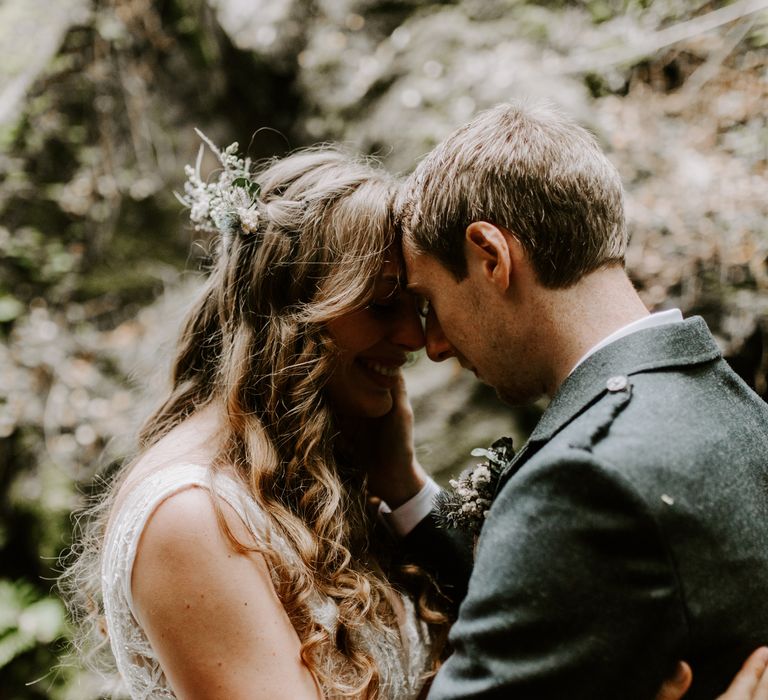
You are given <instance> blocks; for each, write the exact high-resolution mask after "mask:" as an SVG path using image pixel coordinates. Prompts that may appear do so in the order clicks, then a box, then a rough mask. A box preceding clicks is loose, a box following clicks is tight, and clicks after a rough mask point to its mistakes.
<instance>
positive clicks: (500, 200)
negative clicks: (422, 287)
mask: <svg viewBox="0 0 768 700" xmlns="http://www.w3.org/2000/svg"><path fill="white" fill-rule="evenodd" d="M623 202H624V196H623V190H622V186H621V180H620V177H619V174H618V172H617V171H616V168H615V167H614V166H613V165H612V164H611V162H610V161H609V160H608V158H607V157H606V156H605V154H604V153H603V152H602V150H601V149H600V147H599V146H598V144H597V141H596V139H595V138H594V136H593V135H592V134H590V133H589V132H588V131H587V130H586V129H584V128H582V127H581V126H579V125H578V124H577V123H576V122H575V121H573V120H572V119H570V118H569V117H567V116H565V115H563V114H562V113H561V112H559V111H558V110H557V109H555V108H554V107H553V106H552V105H550V104H548V103H540V102H539V103H529V102H525V101H520V102H516V103H513V104H501V105H498V106H496V107H494V108H492V109H489V110H487V111H485V112H481V113H480V114H478V115H477V116H476V117H475V118H474V119H473V120H472V121H470V122H469V123H468V124H466V125H465V126H463V127H461V128H460V129H458V130H456V131H455V132H454V133H453V134H451V135H450V136H448V137H447V138H446V139H445V140H444V141H443V142H442V143H440V144H439V145H438V146H437V147H436V148H435V149H434V150H433V151H432V152H431V153H429V154H428V155H427V156H426V157H425V158H424V160H422V161H421V163H420V164H419V165H418V167H417V168H416V170H415V171H414V173H413V174H412V175H411V176H410V177H409V178H408V179H407V180H406V182H405V183H404V186H403V189H402V191H401V194H400V196H399V200H398V204H397V207H396V208H397V216H398V219H399V222H400V225H401V228H402V233H403V236H404V238H405V240H407V241H408V242H409V243H410V244H411V245H413V247H414V249H415V250H416V251H418V252H422V253H427V254H429V255H432V256H433V257H435V258H436V259H437V260H438V261H439V262H441V263H442V264H443V266H444V267H446V268H447V269H448V270H450V271H451V272H452V273H453V274H454V276H455V277H456V278H457V279H462V278H463V277H464V276H466V273H467V262H466V258H465V254H464V231H465V230H466V227H467V226H468V225H469V224H470V223H472V222H473V221H488V222H490V223H492V224H494V225H496V226H500V227H503V228H505V229H507V230H508V231H510V233H512V234H513V235H514V236H515V237H516V238H517V239H518V240H519V241H520V243H521V244H522V245H523V247H524V249H525V251H526V252H527V254H528V256H529V258H530V260H531V262H532V264H533V267H534V269H535V270H536V273H537V276H538V279H539V282H540V283H541V284H543V285H544V286H547V287H567V286H569V285H571V284H573V283H574V282H576V281H577V280H578V279H579V278H580V277H581V276H582V275H584V274H586V273H588V272H592V271H593V270H596V269H598V268H600V267H603V266H605V265H609V264H623V263H624V253H625V250H626V245H627V230H626V224H625V220H624V203H623Z"/></svg>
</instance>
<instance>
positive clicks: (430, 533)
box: [401, 513, 474, 617]
mask: <svg viewBox="0 0 768 700" xmlns="http://www.w3.org/2000/svg"><path fill="white" fill-rule="evenodd" d="M473 544H474V543H473V540H472V537H471V536H470V535H469V534H468V533H466V532H464V531H463V530H453V529H446V528H442V527H439V526H438V525H437V522H436V521H435V518H434V516H433V514H432V513H431V514H430V515H428V516H427V517H426V518H424V519H423V520H422V521H421V522H420V523H419V524H418V525H417V526H416V527H415V528H414V529H413V530H411V532H409V533H408V535H406V536H405V537H404V538H403V540H402V543H401V546H402V558H403V560H404V561H405V562H408V563H413V564H418V565H419V566H420V567H421V568H422V569H424V570H425V571H426V572H427V573H429V574H430V575H431V576H432V577H433V578H434V579H435V581H436V582H437V584H438V587H439V588H440V591H441V592H442V594H443V595H445V596H446V598H448V600H449V601H450V602H451V609H452V610H453V617H455V614H456V611H457V610H458V607H459V604H460V603H461V601H462V600H463V599H464V596H465V595H466V593H467V584H468V583H469V577H470V574H471V573H472V548H473Z"/></svg>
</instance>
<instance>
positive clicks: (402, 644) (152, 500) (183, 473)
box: [102, 464, 431, 700]
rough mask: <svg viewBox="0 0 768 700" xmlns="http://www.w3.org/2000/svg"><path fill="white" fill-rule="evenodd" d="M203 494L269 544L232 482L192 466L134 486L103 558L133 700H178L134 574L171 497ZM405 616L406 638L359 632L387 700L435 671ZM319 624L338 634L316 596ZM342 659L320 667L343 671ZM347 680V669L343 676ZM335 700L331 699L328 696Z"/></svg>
mask: <svg viewBox="0 0 768 700" xmlns="http://www.w3.org/2000/svg"><path fill="white" fill-rule="evenodd" d="M191 486H199V487H202V488H206V489H212V488H213V489H215V491H216V493H217V494H218V495H219V496H221V497H222V498H223V499H224V500H225V501H226V502H227V503H228V504H229V505H230V506H231V507H232V508H233V509H234V510H235V512H236V513H237V514H238V516H239V517H240V518H242V520H243V522H244V523H245V524H246V525H247V527H248V529H249V530H250V531H251V532H252V533H253V535H254V536H255V537H256V539H257V540H259V541H266V539H267V534H268V531H267V528H268V525H267V521H266V518H265V517H264V515H263V513H262V511H261V510H260V509H259V506H258V505H257V504H256V502H255V501H254V500H253V499H252V498H250V496H249V495H248V494H247V492H246V491H245V489H243V488H242V486H240V484H238V483H237V482H236V481H235V480H234V479H232V478H230V477H228V476H226V475H223V474H216V475H215V476H212V475H211V474H210V472H209V470H207V469H206V468H205V467H201V466H199V465H194V464H184V465H177V466H173V467H164V468H163V469H160V470H158V471H157V472H155V473H154V474H151V475H149V476H147V477H145V478H143V479H142V480H141V481H140V482H139V483H137V484H136V485H134V486H133V487H132V488H131V490H130V491H129V492H128V494H127V495H126V497H125V500H124V501H123V502H122V503H121V504H120V506H119V509H118V510H117V512H116V513H115V514H114V517H113V520H112V522H111V523H110V525H109V528H108V531H107V536H106V539H105V542H104V551H103V555H102V591H103V595H104V611H105V615H106V621H107V628H108V630H109V639H110V645H111V647H112V653H113V654H114V656H115V660H116V662H117V668H118V670H119V671H120V675H121V676H122V678H123V681H124V682H125V684H126V686H127V687H126V691H127V692H128V693H129V694H130V696H131V698H134V699H137V698H140V699H141V700H145V699H150V698H151V699H152V700H160V699H163V700H165V699H168V700H170V699H172V698H175V697H176V696H175V695H174V694H173V691H172V690H171V688H170V686H169V685H168V682H167V680H166V678H165V675H164V673H163V670H162V668H161V667H160V664H159V662H158V660H157V657H156V655H155V653H154V651H153V649H152V646H151V645H150V643H149V640H148V639H147V637H146V636H145V634H144V631H143V630H142V628H141V626H140V625H139V623H138V621H137V620H136V617H135V615H134V610H133V599H132V596H131V573H132V571H133V563H134V560H135V558H136V548H137V546H138V542H139V538H140V536H141V533H142V531H143V529H144V527H145V525H146V523H147V521H148V520H149V517H150V516H151V515H152V513H153V512H154V511H155V509H156V508H157V507H158V506H159V505H160V504H161V503H162V502H163V501H164V500H165V499H167V498H169V497H170V496H172V495H173V494H175V493H177V492H179V491H181V490H183V489H186V488H189V487H191ZM269 545H270V546H271V547H278V548H279V549H280V553H281V555H282V556H283V557H284V558H285V561H286V562H287V563H290V561H291V559H294V558H296V557H297V556H298V555H296V554H295V552H293V550H292V549H291V548H290V547H289V546H288V544H287V543H286V542H285V541H284V540H283V539H282V538H279V537H277V536H276V535H275V534H274V533H272V534H271V536H270V537H269ZM403 603H404V605H405V610H406V616H405V621H404V624H403V629H402V630H401V634H402V637H403V639H402V640H401V639H400V637H399V636H397V635H395V634H393V635H392V636H391V637H387V638H386V639H382V638H381V634H380V633H376V632H375V631H374V630H366V629H365V628H364V629H362V630H361V632H360V634H361V635H362V641H363V644H364V645H365V646H366V647H367V648H368V649H369V652H370V653H371V655H372V656H373V658H374V659H376V662H377V664H378V667H379V672H380V674H381V697H382V698H383V699H386V700H414V699H415V698H416V697H417V696H418V694H419V691H420V689H421V687H422V685H423V682H424V681H423V677H424V674H425V672H426V671H427V670H428V669H429V667H430V659H431V652H430V645H429V638H428V634H427V630H426V625H425V624H424V623H423V622H421V621H420V620H418V618H417V616H416V613H415V610H414V606H413V603H412V602H411V601H410V599H408V598H407V597H404V598H403ZM310 607H311V609H312V614H313V616H314V618H315V620H316V621H317V622H318V623H319V624H320V625H322V626H323V627H325V628H326V629H327V630H328V631H329V632H331V633H333V631H334V629H335V626H336V619H337V614H338V611H337V607H336V604H335V602H334V601H333V600H331V599H329V598H323V597H321V596H319V595H318V597H317V599H316V600H315V601H313V602H312V603H311V605H310ZM338 662H339V660H338V659H323V660H321V663H326V664H329V666H331V667H333V666H337V665H338ZM336 671H337V672H338V675H340V676H343V675H344V673H343V669H341V668H337V669H336ZM328 697H330V695H328Z"/></svg>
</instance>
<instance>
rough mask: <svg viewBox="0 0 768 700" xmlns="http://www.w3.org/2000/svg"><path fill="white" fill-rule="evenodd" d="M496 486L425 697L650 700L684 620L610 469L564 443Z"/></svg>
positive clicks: (633, 503) (669, 665) (640, 505)
mask: <svg viewBox="0 0 768 700" xmlns="http://www.w3.org/2000/svg"><path fill="white" fill-rule="evenodd" d="M539 457H541V454H540V455H538V456H537V458H535V459H532V460H531V461H530V462H529V463H528V464H526V465H525V466H524V468H523V469H521V470H520V471H519V472H518V473H517V474H516V475H515V476H514V477H513V478H511V479H510V480H509V481H508V482H507V483H506V484H505V485H504V487H503V488H502V490H501V491H500V493H499V495H498V497H497V499H496V501H495V502H494V504H493V507H492V508H491V512H490V513H489V515H488V519H487V521H486V523H485V526H484V528H483V532H482V534H481V536H480V541H479V543H478V549H477V553H476V559H475V567H474V572H473V574H472V578H471V580H470V584H469V590H468V593H467V596H466V598H465V599H464V602H463V604H462V606H461V608H460V611H459V618H458V621H457V622H456V624H455V625H454V627H453V629H452V631H451V635H450V641H451V644H452V646H453V649H454V653H453V654H452V655H451V656H450V657H449V659H448V660H447V661H446V663H445V664H444V665H443V667H442V668H441V670H440V672H439V673H438V675H437V677H436V679H435V683H434V685H433V687H432V691H431V692H430V694H429V698H430V700H448V699H449V698H450V699H458V698H510V699H513V700H561V699H563V698H568V700H582V699H583V700H596V699H598V700H608V699H609V698H622V699H623V700H635V699H637V700H651V698H653V697H655V695H656V692H657V691H658V689H659V687H660V685H661V683H662V681H663V679H664V678H665V677H667V676H668V675H669V674H670V673H671V672H672V670H673V668H674V664H675V662H676V660H677V659H679V658H682V655H683V653H684V644H685V641H686V639H687V628H686V619H685V615H684V613H683V606H682V603H681V601H680V599H679V597H678V586H677V581H676V577H675V573H674V568H673V566H672V563H671V561H670V558H669V555H668V553H667V550H666V547H665V545H664V541H663V537H662V535H661V533H660V532H659V530H658V527H657V524H656V522H655V519H654V518H653V517H652V515H651V513H650V512H649V509H648V508H647V506H646V504H645V503H644V501H643V500H642V499H641V498H640V497H639V496H638V495H637V494H636V493H635V491H634V490H633V489H632V487H631V486H630V485H629V484H628V483H627V482H626V481H625V480H624V479H623V478H622V477H621V476H620V475H618V473H617V472H616V471H615V470H613V469H612V468H610V466H608V465H605V464H601V463H599V462H598V460H596V459H595V458H594V457H593V456H592V455H591V454H590V453H589V452H587V451H584V450H578V449H571V450H569V451H567V452H563V453H562V454H561V456H560V457H558V458H552V457H549V458H539Z"/></svg>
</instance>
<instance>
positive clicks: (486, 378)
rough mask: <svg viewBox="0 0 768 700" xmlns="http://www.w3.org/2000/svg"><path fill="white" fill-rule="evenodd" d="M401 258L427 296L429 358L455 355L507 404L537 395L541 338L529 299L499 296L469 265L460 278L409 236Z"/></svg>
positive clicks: (414, 286) (412, 284) (413, 285)
mask: <svg viewBox="0 0 768 700" xmlns="http://www.w3.org/2000/svg"><path fill="white" fill-rule="evenodd" d="M403 258H404V260H405V266H406V274H407V279H408V288H409V290H411V291H413V292H414V293H416V294H418V295H420V296H422V297H423V298H424V299H425V301H426V302H427V303H426V305H425V306H426V318H425V347H426V351H427V355H428V356H429V357H430V359H432V360H433V361H435V362H441V361H442V360H446V359H448V358H449V357H455V358H456V359H457V360H458V361H459V363H460V364H461V366H462V367H464V368H465V369H468V370H470V371H471V372H473V373H474V374H475V376H476V377H477V378H478V379H480V380H481V381H482V382H484V383H485V384H489V385H490V386H492V387H493V388H494V389H495V390H496V393H497V394H498V395H499V397H500V398H501V399H502V400H504V401H505V402H507V403H509V404H513V405H519V404H525V403H529V402H531V401H534V400H535V399H537V398H539V396H541V395H542V393H543V386H542V383H541V381H540V374H541V373H540V371H539V370H540V366H539V365H540V363H539V359H540V355H541V353H540V352H539V351H538V347H539V345H540V344H541V343H540V342H539V341H540V338H539V334H538V333H537V329H536V325H537V317H536V314H535V312H534V311H532V308H533V307H532V304H531V302H530V301H529V299H528V298H527V297H526V296H523V297H522V298H520V299H515V298H512V299H505V300H504V301H502V302H500V301H499V296H498V295H497V294H494V293H493V290H491V289H489V287H488V282H487V281H486V280H485V279H484V278H483V276H482V275H477V274H473V273H472V271H471V270H470V274H469V275H468V276H467V277H465V278H464V279H462V280H460V281H457V280H456V278H455V277H454V276H453V274H452V273H451V272H450V271H449V270H447V269H446V268H445V267H444V266H443V265H442V264H441V263H440V262H439V261H438V260H437V259H436V258H434V257H432V256H431V255H428V254H424V253H418V252H416V251H415V250H413V248H412V247H411V246H410V245H409V244H408V242H407V241H406V242H404V244H403ZM499 304H501V306H500V305H499Z"/></svg>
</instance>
